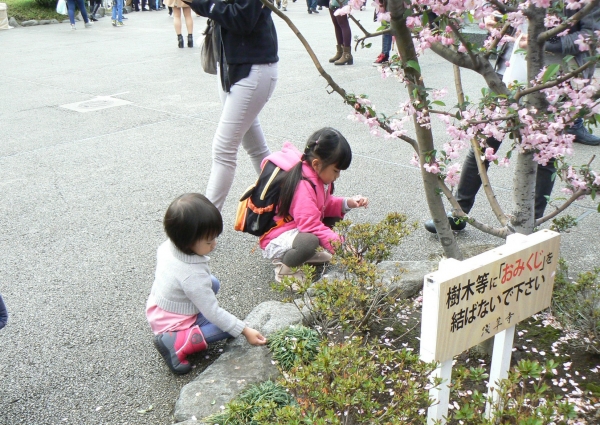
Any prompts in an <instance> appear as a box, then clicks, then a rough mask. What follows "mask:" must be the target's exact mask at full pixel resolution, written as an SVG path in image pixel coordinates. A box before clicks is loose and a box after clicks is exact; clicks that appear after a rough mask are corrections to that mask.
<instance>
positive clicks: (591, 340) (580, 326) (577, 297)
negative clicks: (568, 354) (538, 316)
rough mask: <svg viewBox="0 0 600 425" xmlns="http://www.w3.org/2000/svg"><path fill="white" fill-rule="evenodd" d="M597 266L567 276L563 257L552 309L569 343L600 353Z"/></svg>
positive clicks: (599, 273) (599, 274) (567, 271)
mask: <svg viewBox="0 0 600 425" xmlns="http://www.w3.org/2000/svg"><path fill="white" fill-rule="evenodd" d="M599 276H600V268H595V269H594V270H593V271H588V272H585V273H580V274H579V275H578V276H577V280H575V281H573V280H572V279H570V278H569V270H568V267H567V265H566V263H565V261H564V260H562V259H561V260H560V261H559V265H558V269H557V271H556V278H555V281H554V296H553V299H552V309H553V311H554V314H555V315H556V317H557V318H558V320H559V321H560V322H561V324H563V326H564V327H565V328H566V329H567V333H568V334H570V335H571V338H570V344H572V345H575V346H578V347H583V348H584V349H585V350H586V351H589V352H592V353H596V354H600V279H599V278H598V277H599Z"/></svg>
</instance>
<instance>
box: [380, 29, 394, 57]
mask: <svg viewBox="0 0 600 425" xmlns="http://www.w3.org/2000/svg"><path fill="white" fill-rule="evenodd" d="M391 50H392V34H383V35H382V36H381V53H383V54H384V55H386V56H387V57H389V56H390V51H391Z"/></svg>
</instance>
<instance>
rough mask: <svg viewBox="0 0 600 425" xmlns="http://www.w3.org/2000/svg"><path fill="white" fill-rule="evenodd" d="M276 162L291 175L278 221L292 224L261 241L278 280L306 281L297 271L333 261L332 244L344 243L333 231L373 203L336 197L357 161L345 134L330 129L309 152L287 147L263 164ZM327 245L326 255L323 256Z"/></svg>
mask: <svg viewBox="0 0 600 425" xmlns="http://www.w3.org/2000/svg"><path fill="white" fill-rule="evenodd" d="M265 161H271V162H273V163H274V164H275V165H277V166H278V167H280V168H281V169H282V170H284V171H288V174H287V175H286V176H285V178H284V179H283V182H282V186H281V197H280V202H279V206H278V210H277V217H275V221H277V220H279V219H281V218H283V217H289V218H291V220H290V221H288V222H287V223H285V224H283V225H281V226H278V227H275V228H273V229H271V231H269V232H268V233H267V234H265V235H264V236H263V237H262V238H261V240H260V247H261V248H262V249H263V250H264V251H263V255H264V256H265V257H266V258H269V259H272V260H273V264H275V266H276V268H275V280H276V281H278V282H281V278H282V277H283V276H295V277H297V278H302V277H303V275H302V272H301V271H300V272H296V273H295V274H294V273H292V270H291V268H292V267H298V266H300V265H302V264H304V263H309V264H319V263H325V262H328V261H329V260H330V259H331V253H333V247H332V246H331V242H332V241H338V240H339V239H340V237H339V235H337V234H336V233H335V232H334V231H333V230H332V229H331V228H332V227H333V225H334V224H335V222H336V221H338V220H340V219H341V218H343V217H344V214H345V213H346V212H348V211H349V210H350V209H352V208H357V207H366V206H367V204H368V199H367V198H364V197H362V196H360V195H357V196H354V197H352V198H341V197H338V196H333V182H335V180H336V179H337V178H338V177H339V176H340V171H341V170H346V169H347V168H348V167H349V166H350V162H351V161H352V151H351V150H350V145H349V144H348V141H347V140H346V138H345V137H344V136H342V135H341V134H340V132H339V131H337V130H335V129H333V128H329V127H325V128H322V129H320V130H318V131H316V132H315V133H314V134H313V135H312V136H310V137H309V138H308V142H307V143H306V147H305V148H304V152H300V151H299V150H298V149H296V147H295V146H294V145H292V144H291V143H285V144H284V145H283V149H282V150H281V151H280V152H275V153H273V154H271V155H269V156H268V157H266V158H265V159H264V161H263V165H264V162H265ZM319 245H320V246H322V247H323V248H324V249H325V251H324V252H317V251H316V250H317V248H318V247H319Z"/></svg>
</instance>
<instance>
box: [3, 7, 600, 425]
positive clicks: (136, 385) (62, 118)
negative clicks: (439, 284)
mask: <svg viewBox="0 0 600 425" xmlns="http://www.w3.org/2000/svg"><path fill="white" fill-rule="evenodd" d="M9 14H10V11H9ZM288 15H289V16H290V17H291V18H292V19H293V20H294V21H295V22H296V23H297V25H298V27H299V28H300V30H301V31H302V32H303V34H304V35H305V36H306V38H307V39H308V41H309V42H310V43H311V45H312V46H313V48H314V49H315V51H316V53H317V55H318V57H319V59H320V60H322V61H323V63H324V67H325V69H327V70H328V71H329V72H331V74H332V75H333V76H334V78H335V79H336V80H337V81H338V82H339V83H340V84H341V85H342V86H344V87H345V88H346V89H347V90H349V91H354V92H357V93H369V94H370V97H371V99H372V100H373V101H374V102H375V103H376V104H377V106H378V108H379V110H382V111H385V110H387V111H393V110H394V107H395V106H396V105H397V104H398V103H399V102H400V101H402V100H403V99H405V97H406V94H405V93H404V91H403V90H402V88H401V87H400V86H399V85H398V83H397V82H395V81H393V80H382V79H381V78H380V77H379V76H378V73H377V71H376V69H375V68H373V67H371V62H372V60H373V59H374V58H375V56H377V54H378V53H379V51H378V46H379V41H375V43H374V44H375V46H377V48H373V49H370V50H362V51H358V52H357V53H356V55H355V64H354V66H347V67H334V66H332V65H330V64H328V63H327V58H329V57H330V56H331V55H332V53H333V51H334V46H335V43H334V41H333V40H334V36H333V28H332V25H331V22H330V20H329V17H328V16H327V15H326V14H325V13H321V14H319V15H308V14H307V13H306V12H305V8H304V5H303V3H302V2H298V3H292V2H290V7H289V12H288ZM128 16H129V20H128V21H126V26H125V27H124V28H113V27H112V26H111V25H110V21H109V20H108V19H106V18H105V19H102V20H101V21H100V22H98V23H97V24H95V25H94V27H93V28H92V29H83V26H82V25H81V24H80V25H78V26H79V27H80V28H79V29H78V30H77V31H70V28H69V26H68V25H66V24H61V25H49V26H40V27H31V28H27V29H24V28H23V29H14V30H10V31H3V32H0V46H1V48H0V82H1V84H2V86H3V87H2V90H0V187H1V191H0V251H1V252H2V253H3V254H2V256H1V258H0V292H1V293H2V294H3V295H4V298H5V301H6V303H7V305H8V309H9V312H10V314H11V318H10V322H9V325H8V326H7V327H6V328H5V329H4V330H3V331H0V423H2V424H6V425H9V424H57V423H72V424H125V423H127V424H167V423H170V416H171V411H172V408H173V404H174V401H175V399H176V398H177V396H178V394H179V390H180V388H181V387H182V386H183V385H184V384H185V383H186V382H188V381H189V380H190V379H193V377H194V375H195V373H194V372H192V373H191V374H190V375H188V376H186V377H174V376H172V375H171V374H170V373H169V372H168V371H167V369H166V368H165V366H164V365H163V364H162V359H161V358H160V357H159V356H158V354H157V353H156V352H155V350H154V348H153V346H152V344H151V334H150V330H149V327H148V325H147V324H146V321H145V317H144V304H145V300H146V297H147V295H148V292H149V289H150V286H151V283H152V277H153V271H154V255H155V249H156V247H157V246H158V244H159V243H160V242H161V241H162V240H163V239H164V235H163V232H162V229H161V218H162V215H163V213H164V210H165V208H166V207H167V205H168V204H169V202H170V201H171V200H172V199H173V198H174V197H175V196H177V195H178V194H180V193H182V192H186V191H202V190H203V189H204V187H205V183H206V180H207V177H208V173H209V167H210V143H211V139H212V135H213V133H214V129H215V125H216V122H217V120H218V116H219V111H220V105H219V101H218V97H217V93H216V79H215V77H213V76H210V75H207V74H204V73H203V72H202V71H201V69H200V63H199V49H198V48H195V49H188V48H185V49H178V48H177V47H176V37H175V34H174V31H173V28H172V21H171V19H170V18H169V17H168V16H167V13H166V12H152V13H134V14H130V15H128ZM358 17H359V19H361V21H362V22H363V23H364V24H365V25H367V26H369V27H370V28H375V24H373V23H372V10H368V11H366V12H360V13H358ZM194 23H195V25H196V30H195V32H196V34H197V35H199V34H200V32H201V30H202V29H203V27H204V20H203V19H201V18H195V20H194ZM276 24H277V28H278V33H279V40H280V58H281V62H280V81H279V83H278V87H277V89H276V90H275V94H274V96H273V98H272V99H271V101H270V102H269V104H268V105H267V106H266V108H265V109H264V111H263V113H262V114H261V121H262V123H263V128H264V131H265V134H266V136H267V139H268V142H269V145H270V147H271V148H272V149H277V148H278V147H279V146H281V144H282V142H283V141H284V140H292V141H294V142H296V143H298V144H299V145H301V144H302V143H303V142H304V141H305V140H306V138H307V137H308V135H309V134H310V133H311V132H312V131H314V130H316V129H318V128H319V127H322V126H325V125H330V126H334V127H336V128H338V129H339V130H340V131H342V133H343V134H345V135H346V136H347V138H348V139H349V140H350V142H351V145H352V147H353V151H354V155H355V156H354V160H353V163H352V166H351V168H350V170H349V171H346V172H344V173H343V174H342V178H341V180H340V181H339V184H338V186H337V188H336V189H337V191H338V193H340V194H348V195H352V194H358V193H361V194H364V195H368V196H370V198H371V200H372V202H371V206H370V208H369V209H368V210H366V211H360V212H359V211H357V212H353V213H352V217H353V218H354V219H356V220H373V221H374V220H379V219H381V218H382V217H384V215H385V214H386V213H387V212H389V211H402V212H405V213H406V214H408V215H409V216H410V218H411V219H412V220H415V221H419V222H423V221H424V220H425V219H426V218H427V215H428V214H427V212H426V211H427V208H426V204H425V201H424V198H423V190H422V185H421V183H420V181H419V178H418V177H419V176H418V171H417V170H415V169H414V168H412V167H410V165H409V164H408V161H409V158H410V156H411V151H410V149H409V147H408V146H405V145H404V144H402V143H399V142H389V141H383V140H380V139H376V138H374V137H372V136H370V135H369V133H368V130H367V129H366V127H363V126H360V125H358V124H355V123H352V122H350V121H348V120H347V119H346V117H347V115H348V113H349V109H348V107H347V106H345V105H343V104H342V102H341V101H340V99H339V97H338V96H337V95H328V94H327V91H326V87H325V83H324V80H323V79H322V78H320V76H319V75H318V73H317V71H316V70H315V68H314V66H313V65H312V63H311V62H310V59H309V57H308V55H307V54H306V53H305V51H304V50H303V48H302V46H301V44H300V42H299V41H298V40H297V38H296V37H295V35H294V34H293V33H292V32H291V31H290V30H289V28H288V27H287V26H286V25H285V23H283V22H282V21H280V20H276ZM355 29H356V28H355ZM197 41H198V42H199V41H200V38H199V37H198V39H197ZM198 44H200V43H198ZM422 67H423V68H424V69H425V70H426V72H427V73H428V79H427V83H428V84H429V85H431V86H437V87H441V86H445V85H447V84H448V83H449V81H450V80H451V75H452V74H451V69H450V67H449V66H448V65H447V64H445V63H444V62H443V61H442V60H441V59H440V58H438V57H436V56H435V55H431V54H430V55H427V56H426V57H425V58H423V64H422ZM465 84H466V88H467V91H468V92H470V93H474V94H476V93H477V92H478V86H479V85H480V80H479V78H478V77H477V76H474V75H472V74H466V76H465ZM109 95H112V96H114V97H113V99H122V100H126V101H128V102H131V103H129V104H127V105H124V106H118V107H113V108H109V109H103V110H99V111H96V112H87V113H79V112H74V111H71V110H68V109H65V108H61V107H60V105H65V104H70V103H74V102H82V101H89V100H92V99H95V98H96V97H97V96H109ZM107 101H110V99H108V100H107V99H96V103H95V104H96V105H98V104H100V103H102V102H107ZM448 103H449V104H451V103H452V100H450V101H449V102H448ZM435 131H436V136H437V137H438V140H441V139H442V138H443V136H444V132H443V129H442V127H441V126H439V125H437V124H436V126H435ZM596 153H598V148H592V147H587V146H576V154H575V156H576V160H575V162H577V163H583V162H587V160H588V158H589V157H590V156H591V154H596ZM253 179H254V176H253V172H252V170H251V166H250V164H249V162H248V160H247V158H246V157H245V155H244V154H241V155H240V161H239V169H238V174H237V176H236V179H235V182H234V187H233V189H232V195H231V196H230V199H229V200H228V202H227V204H226V205H225V208H224V211H223V212H224V218H225V222H226V223H228V224H227V227H226V230H225V232H224V234H223V236H222V237H221V238H220V242H219V243H220V245H219V247H218V249H217V250H216V252H215V253H214V255H213V256H212V258H213V260H212V267H213V271H214V273H215V274H216V275H217V276H218V277H219V278H220V279H221V280H222V282H223V290H222V293H221V294H220V300H221V302H222V303H223V305H224V306H225V307H226V308H228V309H230V310H231V311H233V312H234V313H236V314H238V315H239V316H240V317H243V316H245V315H246V314H247V313H248V312H249V311H250V310H251V309H252V308H253V307H254V306H255V305H257V304H258V303H260V302H262V301H265V300H269V299H274V298H277V295H276V294H274V293H273V292H272V291H271V290H270V289H269V281H270V279H271V276H272V270H271V269H270V267H269V265H268V264H267V262H266V261H263V260H262V258H261V257H260V254H259V252H257V251H253V248H254V245H255V239H254V238H252V237H249V236H248V235H242V234H239V233H237V232H234V231H233V230H232V229H231V226H230V225H231V223H232V221H233V215H234V211H235V200H236V196H237V194H240V193H241V192H242V191H243V190H244V188H245V187H246V186H247V185H248V184H250V183H251V182H252V181H253ZM492 179H493V182H494V186H495V188H496V190H497V193H498V198H499V200H500V202H501V203H502V204H503V205H505V206H507V207H508V206H510V202H511V200H510V191H509V189H510V187H511V181H512V176H511V175H510V174H509V173H506V172H502V171H501V170H498V172H497V171H496V170H494V171H493V172H492ZM592 207H593V204H592V203H591V202H590V201H589V200H584V201H582V202H578V203H577V204H576V205H575V206H574V207H573V208H572V209H571V213H572V214H573V215H575V216H578V217H579V218H580V219H581V226H580V227H579V228H576V229H575V230H574V231H573V232H572V233H569V234H566V235H565V236H564V238H563V255H564V256H565V257H566V258H567V259H568V260H569V261H570V263H571V264H572V267H573V268H574V269H576V270H583V269H586V268H590V267H592V266H595V265H598V258H599V257H598V253H597V247H598V230H599V226H600V218H599V216H598V214H596V213H594V212H593V209H592ZM473 213H474V214H476V215H477V216H478V217H483V218H484V219H486V220H488V221H489V222H490V223H492V222H493V221H492V219H493V217H492V215H491V214H490V213H488V212H487V211H486V207H485V201H484V200H483V199H480V200H479V201H478V203H477V204H476V208H475V209H474V211H473ZM459 240H460V244H461V245H462V246H463V247H469V246H473V245H478V244H500V243H501V242H502V241H500V240H498V239H495V238H492V237H489V236H486V235H483V234H481V233H479V232H477V231H475V230H467V231H465V232H463V233H462V234H461V235H460V236H459ZM440 252H441V249H440V247H439V245H438V243H437V240H436V238H435V237H433V236H431V235H429V234H427V233H425V232H424V231H422V230H421V229H419V231H417V232H415V233H414V234H413V235H411V236H410V238H409V239H408V241H407V242H406V243H405V244H404V245H403V246H402V247H400V248H399V249H398V250H397V251H396V252H395V259H398V260H412V259H426V258H430V257H431V256H435V255H436V254H439V253H440ZM149 405H152V406H153V410H152V411H151V412H150V413H147V414H145V415H141V414H139V413H137V411H138V410H139V409H145V408H147V407H148V406H149Z"/></svg>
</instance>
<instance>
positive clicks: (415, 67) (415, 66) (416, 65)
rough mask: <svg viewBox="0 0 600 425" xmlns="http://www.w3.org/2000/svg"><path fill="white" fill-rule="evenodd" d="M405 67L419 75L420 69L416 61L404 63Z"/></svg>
mask: <svg viewBox="0 0 600 425" xmlns="http://www.w3.org/2000/svg"><path fill="white" fill-rule="evenodd" d="M406 66H407V67H408V68H412V69H414V70H415V71H417V72H418V73H419V74H420V73H421V67H420V66H419V63H418V62H417V61H414V60H409V61H408V62H406Z"/></svg>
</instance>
